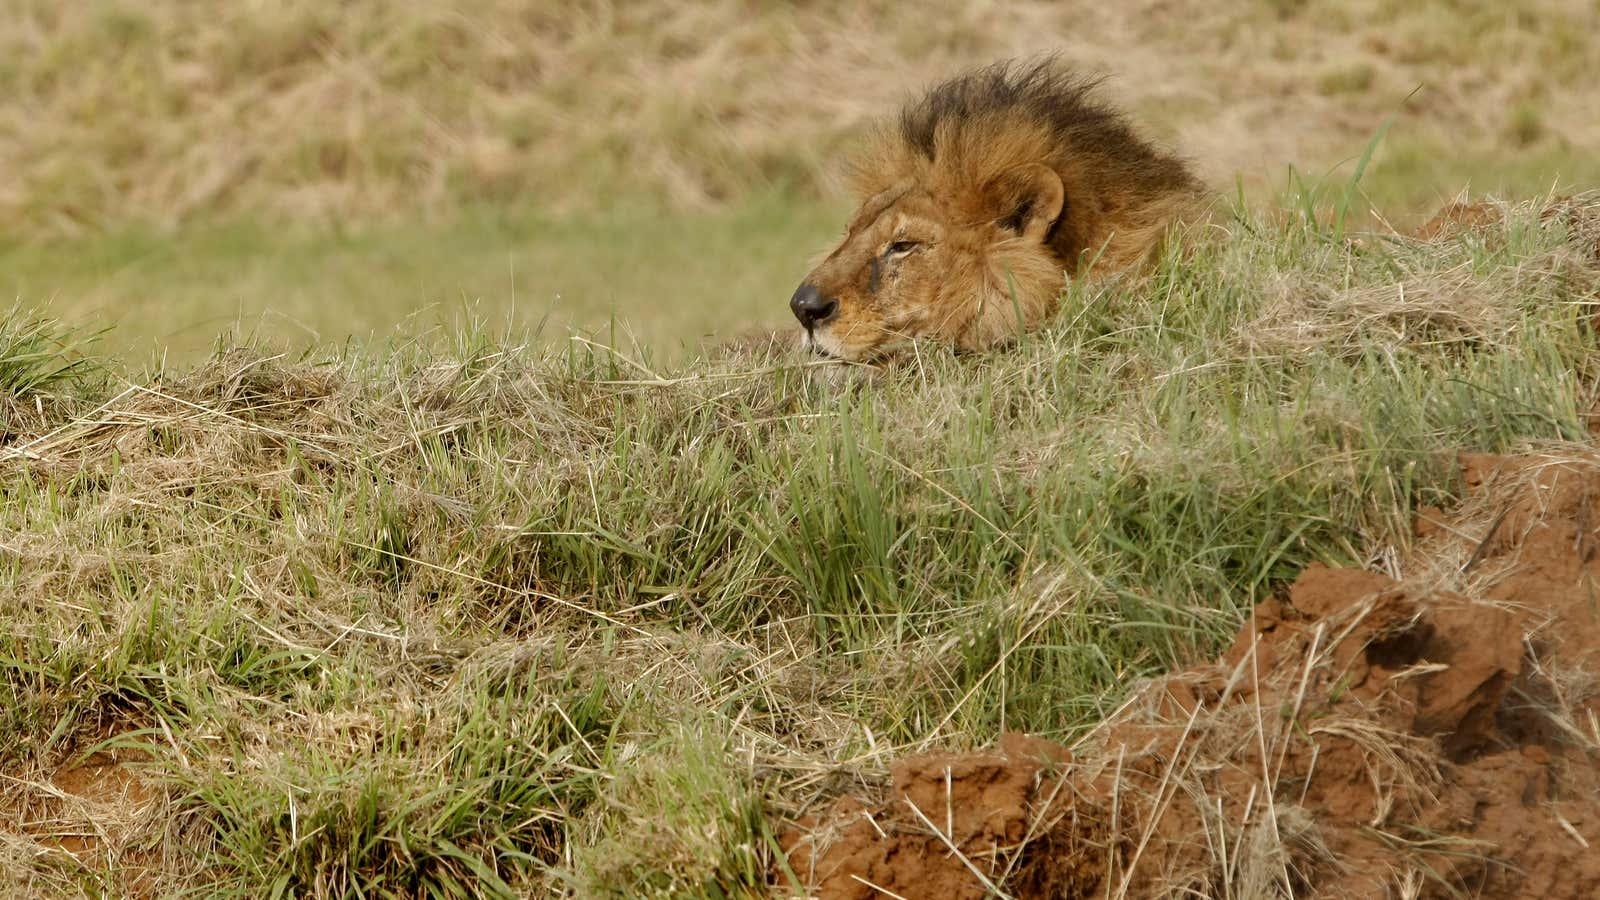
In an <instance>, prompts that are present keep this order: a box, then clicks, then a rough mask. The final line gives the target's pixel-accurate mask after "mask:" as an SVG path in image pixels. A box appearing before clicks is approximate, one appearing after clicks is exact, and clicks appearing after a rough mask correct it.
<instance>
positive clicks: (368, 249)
mask: <svg viewBox="0 0 1600 900" xmlns="http://www.w3.org/2000/svg"><path fill="white" fill-rule="evenodd" d="M842 218H843V213H842V212H841V211H840V210H839V209H837V208H836V207H835V206H833V205H831V204H819V203H799V202H795V201H794V200H793V199H792V198H790V197H787V196H785V195H781V194H773V195H764V196H761V197H753V198H750V199H748V200H747V201H745V202H743V203H741V204H739V205H738V206H737V207H735V208H728V209H723V210H714V211H706V212H700V213H685V212H677V213H670V214H668V213H663V212H660V211H652V210H650V209H648V208H645V207H633V208H618V209H615V210H612V211H609V212H604V213H596V214H593V215H589V216H573V217H567V218H564V219H559V220H555V219H539V218H534V217H530V216H528V215H526V214H524V215H522V216H510V215H505V214H500V213H496V212H494V211H491V210H479V211H475V212H473V213H471V214H467V215H463V216H461V217H459V218H456V219H453V220H452V221H450V222H448V223H442V222H434V223H427V222H419V223H414V224H393V225H372V224H369V225H365V226H361V227H359V228H353V229H352V230H350V231H349V232H345V233H332V234H330V233H327V232H326V231H324V230H321V229H316V228H287V229H286V228H277V229H274V228H270V227H268V226H266V225H263V224H261V223H259V222H255V223H251V222H245V221H239V222H234V223H231V224H214V225H209V226H206V227H191V228H185V229H183V230H181V231H180V232H177V233H171V232H161V231H158V230H152V229H149V228H143V227H133V226H130V227H128V228H125V229H121V230H118V231H116V232H113V233H108V234H95V235H84V236H79V237H56V238H52V239H46V240H36V241H27V242H16V243H12V244H11V245H10V246H6V245H5V244H3V243H0V296H11V297H13V298H16V300H17V301H18V303H19V304H21V305H24V306H26V307H27V308H28V309H31V310H40V311H45V312H48V313H49V314H50V315H53V316H55V317H57V318H60V319H62V320H64V321H67V322H70V323H73V324H78V325H81V326H83V327H86V328H102V327H106V326H114V327H113V328H112V330H111V331H110V332H109V333H108V334H107V335H106V339H105V343H104V345H103V348H102V352H106V353H109V354H112V355H115V356H119V357H122V358H124V359H131V360H140V361H142V360H149V359H152V358H158V357H159V358H165V359H166V360H168V361H169V362H170V363H172V364H183V363H191V362H194V361H196V360H198V359H200V358H203V357H204V356H205V354H207V353H208V352H210V351H211V350H212V349H213V348H214V347H215V345H216V343H217V338H216V336H217V335H218V334H219V333H223V332H231V333H233V334H235V335H240V336H244V337H246V338H249V339H251V340H254V341H257V342H259V343H262V344H266V345H276V346H281V347H284V348H288V349H291V350H295V351H298V350H300V349H302V348H305V347H307V346H313V345H316V344H324V343H330V342H335V341H339V340H343V339H345V338H347V337H352V336H353V337H354V338H355V339H357V340H360V341H372V340H376V341H379V342H382V341H384V340H386V339H389V338H391V337H392V336H394V335H396V334H404V333H415V332H417V331H419V330H426V329H428V328H430V327H433V326H437V325H441V324H452V323H459V322H461V321H462V320H464V319H473V318H477V319H481V320H487V321H492V322H495V323H498V324H499V325H500V326H501V327H511V328H516V329H519V330H525V331H533V330H535V329H538V330H540V331H541V332H542V335H543V339H544V340H546V341H548V342H552V343H557V342H561V341H564V340H565V339H566V338H567V336H568V335H569V333H571V332H572V331H574V330H576V331H578V332H580V333H584V334H588V335H590V336H591V337H596V338H598V339H600V340H602V341H605V342H607V343H631V342H634V341H637V342H640V343H644V344H648V345H650V346H651V347H652V348H653V350H654V351H655V352H656V353H658V354H660V355H662V356H669V357H675V358H677V359H680V360H681V359H682V358H684V357H685V356H686V355H687V352H692V351H696V350H698V349H699V348H700V346H701V344H702V343H703V342H704V341H706V340H707V339H708V338H709V339H711V340H713V341H715V340H726V339H728V338H730V337H733V336H736V335H737V334H738V333H739V332H740V331H741V330H754V329H759V328H761V327H763V326H768V325H777V324H781V321H782V320H783V319H787V318H788V316H789V313H788V310H787V307H786V301H787V299H788V296H789V294H790V293H791V292H792V291H793V290H794V285H795V284H797V283H798V282H799V280H800V278H801V277H802V276H803V275H804V274H805V268H804V266H805V258H806V255H807V254H808V253H810V252H813V251H814V250H816V249H820V248H821V247H822V246H823V245H824V244H825V243H826V241H827V240H828V239H829V238H830V236H831V235H833V233H834V232H835V231H836V230H837V227H838V222H839V221H841V220H842ZM734 323H736V324H734ZM613 329H615V331H613Z"/></svg>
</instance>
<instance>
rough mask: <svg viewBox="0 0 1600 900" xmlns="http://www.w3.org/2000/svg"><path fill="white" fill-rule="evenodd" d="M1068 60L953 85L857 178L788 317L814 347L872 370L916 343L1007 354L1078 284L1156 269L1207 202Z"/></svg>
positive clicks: (980, 72) (878, 137)
mask: <svg viewBox="0 0 1600 900" xmlns="http://www.w3.org/2000/svg"><path fill="white" fill-rule="evenodd" d="M1093 89H1094V82H1093V81H1090V80H1087V79H1084V78H1082V77H1080V76H1078V75H1076V74H1074V73H1073V72H1071V71H1070V70H1068V69H1066V68H1065V67H1063V66H1061V65H1060V64H1059V63H1058V62H1057V60H1056V59H1055V58H1053V57H1051V58H1047V59H1044V60H1042V61H1037V62H1033V63H1029V64H1019V63H1016V62H1014V61H1006V62H1000V63H996V64H994V65H990V66H987V67H984V68H981V69H977V70H975V71H972V72H969V73H967V74H964V75H961V76H959V77H957V78H955V79H953V80H951V81H948V82H945V83H944V84H941V85H939V86H937V87H935V88H933V89H932V90H931V91H929V92H928V94H927V95H926V96H924V97H923V98H922V99H921V100H919V101H917V102H915V103H912V104H910V105H908V106H907V107H906V108H905V109H904V110H902V111H901V113H900V116H899V121H898V122H897V123H892V124H890V125H887V126H884V127H881V128H879V129H878V131H877V132H876V133H875V134H873V135H872V136H871V137H870V138H869V139H868V141H867V143H866V146H865V147H864V148H863V150H862V151H861V152H860V154H859V155H858V156H857V157H856V159H855V161H854V165H853V166H852V167H851V181H852V183H853V184H852V188H853V193H854V194H855V195H856V196H858V197H860V198H861V203H860V206H859V207H858V208H857V210H856V212H855V214H854V215H852V216H851V217H850V221H849V224H848V225H847V226H846V227H845V235H844V239H843V241H842V242H841V243H840V244H839V246H838V247H837V248H836V249H834V250H833V251H832V252H830V253H829V254H828V255H827V256H826V258H825V259H824V260H823V261H822V262H821V263H820V264H819V265H817V266H816V267H815V268H814V269H812V271H811V273H810V274H808V275H807V276H806V277H805V280H804V281H803V282H802V283H801V285H800V287H799V289H798V290H796V291H795V292H794V296H793V297H792V298H791V299H790V301H789V307H790V309H791V310H792V311H793V312H794V315H795V318H797V319H799V321H800V324H801V325H802V326H803V327H804V329H805V334H804V337H803V339H802V342H803V344H805V345H806V346H809V347H810V348H811V349H812V350H813V351H815V352H818V353H820V354H822V355H824V356H830V357H835V358H838V359H842V360H849V361H866V360H872V359H875V358H879V357H882V356H885V355H888V354H890V353H892V352H894V351H895V350H897V349H899V348H902V347H904V346H906V345H907V344H909V343H911V342H913V341H917V340H932V341H938V342H943V343H947V344H953V345H954V346H955V347H956V348H958V349H967V350H971V349H981V348H985V347H990V346H993V345H995V344H997V343H999V342H1002V341H1004V340H1006V339H1007V338H1009V337H1011V336H1014V335H1016V334H1018V333H1019V332H1021V331H1023V330H1025V329H1030V328H1033V327H1036V326H1038V325H1039V324H1040V323H1041V322H1042V321H1044V319H1045V318H1046V317H1048V316H1049V315H1051V314H1052V313H1053V312H1054V311H1055V307H1056V304H1057V302H1058V300H1059V297H1060V294H1061V292H1062V289H1063V288H1064V287H1065V284H1066V278H1067V277H1084V276H1086V275H1088V274H1091V270H1092V273H1105V272H1113V271H1117V270H1122V269H1128V268H1130V267H1134V266H1137V265H1138V264H1140V263H1141V262H1143V261H1145V260H1148V259H1150V258H1151V257H1152V255H1153V253H1154V251H1155V250H1156V249H1157V248H1158V247H1159V246H1160V245H1161V244H1162V243H1163V242H1164V235H1165V234H1166V232H1167V230H1168V229H1169V228H1171V227H1172V226H1173V225H1175V224H1177V223H1180V222H1183V221H1187V220H1190V219H1192V218H1193V217H1195V216H1197V215H1198V214H1199V213H1200V212H1201V211H1203V210H1204V208H1205V207H1206V206H1207V203H1208V192H1207V190H1206V188H1205V186H1204V185H1203V184H1202V183H1201V182H1200V180H1199V179H1198V178H1197V177H1196V176H1195V175H1194V174H1193V173H1192V172H1191V171H1190V169H1189V167H1188V165H1187V163H1185V162H1184V161H1183V160H1182V159H1180V158H1179V157H1177V156H1174V155H1172V154H1170V153H1167V152H1165V151H1163V150H1161V149H1158V148H1157V147H1156V146H1155V145H1153V144H1152V143H1150V142H1149V141H1147V140H1145V139H1143V138H1141V137H1139V136H1138V135H1137V134H1136V133H1135V132H1134V130H1133V128H1132V127H1131V126H1130V125H1129V124H1128V122H1127V120H1126V119H1125V118H1124V117H1123V116H1122V115H1121V114H1119V113H1118V112H1116V111H1115V110H1113V109H1111V108H1110V107H1108V106H1106V105H1104V104H1102V103H1101V102H1099V101H1098V100H1096V99H1095V97H1094V96H1093Z"/></svg>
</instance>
